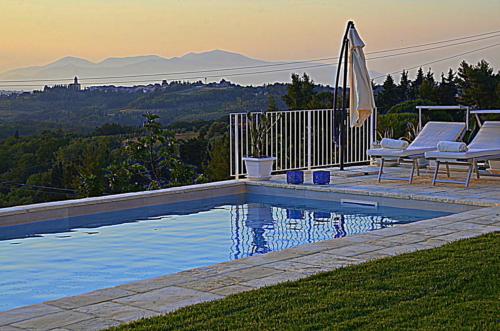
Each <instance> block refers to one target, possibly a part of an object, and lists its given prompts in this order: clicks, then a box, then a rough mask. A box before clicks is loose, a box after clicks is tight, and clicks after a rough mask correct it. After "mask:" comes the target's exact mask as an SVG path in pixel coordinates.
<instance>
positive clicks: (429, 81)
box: [418, 69, 436, 101]
mask: <svg viewBox="0 0 500 331" xmlns="http://www.w3.org/2000/svg"><path fill="white" fill-rule="evenodd" d="M435 88H436V81H435V80H434V74H433V73H432V72H431V70H430V69H429V71H428V72H427V74H426V75H425V77H424V79H423V81H422V84H420V88H419V91H418V96H419V97H420V98H422V99H427V100H432V101H435V100H436V94H435Z"/></svg>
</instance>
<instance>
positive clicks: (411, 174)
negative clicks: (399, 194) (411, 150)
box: [408, 159, 415, 184]
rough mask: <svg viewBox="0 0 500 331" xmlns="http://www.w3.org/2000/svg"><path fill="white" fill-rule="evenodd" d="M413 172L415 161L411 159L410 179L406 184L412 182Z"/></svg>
mask: <svg viewBox="0 0 500 331" xmlns="http://www.w3.org/2000/svg"><path fill="white" fill-rule="evenodd" d="M414 172H415V159H413V162H412V166H411V172H410V178H409V179H408V183H410V184H411V183H412V182H413V173H414Z"/></svg>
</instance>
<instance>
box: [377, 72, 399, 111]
mask: <svg viewBox="0 0 500 331" xmlns="http://www.w3.org/2000/svg"><path fill="white" fill-rule="evenodd" d="M382 87H383V90H382V92H381V93H379V94H378V95H377V100H376V103H377V107H378V108H379V109H380V110H381V112H382V113H385V112H387V110H389V109H390V108H391V107H392V106H394V105H395V104H397V103H399V102H400V95H399V92H400V91H399V88H398V87H397V86H396V84H394V79H393V78H392V76H391V75H387V77H386V79H385V81H384V84H383V85H382Z"/></svg>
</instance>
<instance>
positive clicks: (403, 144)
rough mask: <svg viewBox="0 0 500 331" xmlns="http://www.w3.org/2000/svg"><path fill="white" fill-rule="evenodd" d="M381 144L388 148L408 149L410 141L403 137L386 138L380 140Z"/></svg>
mask: <svg viewBox="0 0 500 331" xmlns="http://www.w3.org/2000/svg"><path fill="white" fill-rule="evenodd" d="M380 146H381V147H382V148H388V149H406V148H407V147H408V142H407V141H405V140H401V139H389V138H384V139H382V140H381V141H380Z"/></svg>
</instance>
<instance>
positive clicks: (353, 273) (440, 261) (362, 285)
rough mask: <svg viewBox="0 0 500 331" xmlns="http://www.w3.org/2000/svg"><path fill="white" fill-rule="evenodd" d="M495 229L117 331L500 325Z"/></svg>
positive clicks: (499, 252) (499, 250) (499, 248)
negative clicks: (466, 238)
mask: <svg viewBox="0 0 500 331" xmlns="http://www.w3.org/2000/svg"><path fill="white" fill-rule="evenodd" d="M499 259H500V234H499V233H496V234H490V235H486V236H482V237H479V238H474V239H469V240H463V241H459V242H455V243H452V244H449V245H446V246H444V247H441V248H437V249H432V250H427V251H420V252H416V253H411V254H405V255H401V256H398V257H393V258H386V259H382V260H378V261H372V262H369V263H365V264H362V265H357V266H352V267H348V268H343V269H339V270H336V271H333V272H328V273H323V274H319V275H316V276H313V277H310V278H307V279H304V280H299V281H295V282H289V283H285V284H280V285H276V286H272V287H267V288H263V289H260V290H255V291H251V292H246V293H241V294H237V295H233V296H229V297H227V298H225V299H223V300H220V301H214V302H209V303H203V304H199V305H195V306H191V307H186V308H184V309H181V310H178V311H176V312H174V313H171V314H168V315H164V316H160V317H155V318H150V319H145V320H141V321H138V322H134V323H132V324H128V325H123V326H121V327H119V328H116V329H115V330H214V329H230V330H233V329H243V330H270V329H291V330H317V329H335V330H352V329H365V330H374V329H375V330H388V329H424V330H431V329H432V330H440V329H447V330H463V329H468V330H471V329H474V330H493V329H495V330H499V329H500V279H499V275H500V270H499V269H500V261H499Z"/></svg>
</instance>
